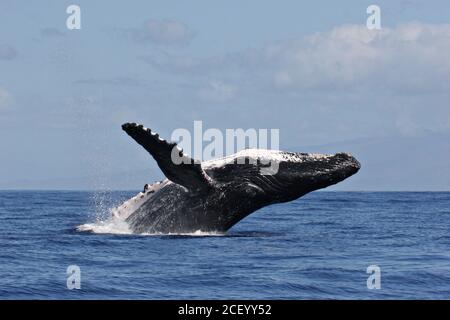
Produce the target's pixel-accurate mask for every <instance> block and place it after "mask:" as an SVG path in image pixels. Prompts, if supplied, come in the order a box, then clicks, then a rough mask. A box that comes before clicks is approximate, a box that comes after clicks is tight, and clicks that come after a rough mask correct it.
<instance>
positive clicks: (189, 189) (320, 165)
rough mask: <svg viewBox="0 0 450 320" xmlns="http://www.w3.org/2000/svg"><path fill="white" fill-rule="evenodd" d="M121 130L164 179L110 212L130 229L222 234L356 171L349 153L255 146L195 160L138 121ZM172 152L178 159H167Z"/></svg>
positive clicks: (134, 230)
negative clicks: (268, 170)
mask: <svg viewBox="0 0 450 320" xmlns="http://www.w3.org/2000/svg"><path fill="white" fill-rule="evenodd" d="M122 129H123V130H124V131H125V132H126V133H127V134H128V135H129V136H131V137H132V138H133V139H134V140H135V141H136V142H137V143H139V144H140V145H141V146H143V147H144V149H145V150H147V151H148V152H149V153H150V154H151V155H152V156H153V158H154V159H155V160H156V162H157V164H158V166H159V168H160V169H161V171H162V172H163V173H164V175H165V176H166V178H167V179H165V180H164V181H161V182H157V183H154V184H152V185H146V186H145V188H144V191H143V192H140V193H139V194H138V195H136V196H135V197H133V198H131V199H130V200H128V201H126V202H124V203H123V204H122V205H120V206H119V207H116V208H114V209H113V210H112V214H113V217H114V218H117V219H121V220H124V221H126V222H127V224H128V226H129V228H130V229H131V230H132V231H133V232H134V233H163V234H165V233H193V232H196V231H203V232H220V233H222V232H226V231H227V230H228V229H230V228H231V227H232V226H233V225H235V224H236V223H237V222H239V221H240V220H241V219H243V218H244V217H246V216H248V215H249V214H251V213H252V212H254V211H256V210H258V209H260V208H262V207H265V206H268V205H271V204H275V203H281V202H288V201H292V200H295V199H297V198H299V197H301V196H303V195H305V194H307V193H308V192H311V191H314V190H317V189H321V188H325V187H328V186H330V185H333V184H336V183H338V182H340V181H342V180H344V179H346V178H348V177H350V176H351V175H353V174H355V173H356V172H358V170H359V169H360V163H359V162H358V161H357V160H356V159H355V158H354V157H352V156H351V155H350V154H348V153H337V154H334V155H324V154H308V153H294V152H283V151H274V150H260V149H246V150H242V151H240V152H238V153H236V154H234V155H232V156H227V157H224V158H221V159H215V160H209V161H204V162H201V163H200V162H198V161H194V160H192V159H191V158H189V157H188V156H187V155H185V154H183V151H182V150H181V149H178V147H177V145H176V144H175V143H173V142H168V141H166V140H163V139H161V138H160V137H159V135H158V134H156V133H154V132H152V131H151V130H150V129H147V128H145V127H144V126H142V125H138V124H136V123H125V124H124V125H122ZM174 148H176V149H174ZM173 150H177V152H178V153H179V156H180V157H182V159H183V162H182V163H180V164H175V163H174V161H172V159H173V158H172V157H171V154H172V151H173ZM262 159H264V161H262ZM186 160H188V161H186ZM268 161H271V162H276V163H277V166H278V170H277V172H276V173H275V174H273V175H268V174H262V170H261V169H263V168H264V166H266V164H267V162H268Z"/></svg>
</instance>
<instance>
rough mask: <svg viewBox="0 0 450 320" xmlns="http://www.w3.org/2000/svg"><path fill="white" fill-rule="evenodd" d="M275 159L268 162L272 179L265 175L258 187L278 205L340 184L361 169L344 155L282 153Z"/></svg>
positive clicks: (351, 158) (352, 159)
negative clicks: (268, 193)
mask: <svg viewBox="0 0 450 320" xmlns="http://www.w3.org/2000/svg"><path fill="white" fill-rule="evenodd" d="M279 158H280V159H278V161H276V159H275V160H274V161H275V162H273V163H271V167H273V168H274V169H275V170H274V171H275V173H274V174H273V175H272V176H270V175H265V177H266V178H265V179H264V180H265V181H264V182H263V183H261V185H260V186H261V187H262V189H263V190H265V191H270V192H272V193H273V194H274V196H275V197H276V200H279V201H282V202H284V201H291V200H293V199H296V198H298V197H300V196H302V195H304V194H306V193H308V192H311V191H314V190H317V189H322V188H326V187H328V186H330V185H333V184H336V183H338V182H341V181H342V180H344V179H346V178H348V177H350V176H352V175H354V174H355V173H357V172H358V170H359V169H360V168H361V165H360V163H359V162H358V160H356V159H355V158H354V157H353V156H352V155H350V154H348V153H337V154H334V155H325V154H308V153H290V152H283V153H281V157H279ZM274 164H275V165H274ZM271 188H272V189H273V190H270V189H271Z"/></svg>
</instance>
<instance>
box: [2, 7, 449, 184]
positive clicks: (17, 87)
mask: <svg viewBox="0 0 450 320" xmlns="http://www.w3.org/2000/svg"><path fill="white" fill-rule="evenodd" d="M131 3H132V4H131ZM72 4H75V5H78V6H79V7H80V8H81V29H80V30H69V29H68V28H67V27H66V20H67V18H68V16H69V14H67V13H66V8H67V7H68V6H69V5H72ZM372 4H375V5H378V6H379V7H380V9H381V29H380V30H369V29H368V28H367V26H366V20H367V18H368V16H369V15H368V14H367V12H366V9H367V7H368V6H369V5H372ZM449 52H450V2H448V1H376V2H374V1H361V0H360V1H345V2H342V1H339V2H338V1H308V2H306V1H305V2H303V1H288V0H285V1H261V0H258V1H253V0H252V1H245V2H244V1H231V0H227V1H207V0H197V1H132V2H125V1H121V2H119V1H114V2H113V1H49V0H43V1H17V0H14V1H10V0H0V189H64V190H66V189H67V190H74V189H75V190H87V189H89V190H91V189H107V190H129V189H141V188H142V186H143V185H144V184H145V183H149V182H152V181H154V180H159V179H161V178H162V177H163V176H162V173H161V172H160V170H159V169H158V168H157V166H156V164H155V162H154V161H153V159H151V157H150V156H149V155H148V154H147V153H146V152H145V151H144V150H141V147H140V146H138V145H137V144H136V143H135V142H134V141H132V140H131V139H130V138H129V137H128V136H127V135H126V134H125V133H124V132H123V131H122V130H121V128H120V126H121V124H122V123H124V122H139V123H143V124H145V125H146V126H147V127H150V128H152V129H153V130H155V131H157V132H159V133H160V135H161V136H162V137H164V138H170V136H171V133H172V132H173V130H175V129H177V128H187V129H189V130H192V129H193V123H194V121H195V120H201V121H203V127H204V128H205V129H206V128H218V129H220V130H225V129H227V128H244V129H248V128H268V129H270V128H276V129H279V130H280V147H281V149H282V150H286V151H297V152H325V153H332V152H339V151H345V152H350V153H352V154H354V155H355V156H356V157H357V158H358V159H359V160H360V162H361V164H362V169H361V171H360V172H359V173H358V174H357V175H355V176H354V177H351V178H350V179H348V180H346V181H344V182H342V183H341V184H339V185H337V186H336V187H333V188H331V190H362V191H371V190H386V191H396V190H407V191H423V190H430V191H436V190H450V184H449V181H450V165H449V161H448V159H450V108H449V101H450V99H449V98H450V90H449V89H450V55H449Z"/></svg>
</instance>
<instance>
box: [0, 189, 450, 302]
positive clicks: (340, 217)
mask: <svg viewBox="0 0 450 320" xmlns="http://www.w3.org/2000/svg"><path fill="white" fill-rule="evenodd" d="M134 194H135V192H102V193H92V192H61V191H58V192H51V191H2V192H0V298H2V299H449V298H450V193H443V192H442V193H441V192H430V193H422V192H411V193H409V192H389V193H385V192H314V193H311V194H309V195H306V196H305V197H303V198H300V199H298V200H296V201H293V202H290V203H286V204H280V205H274V206H270V207H266V208H264V209H262V210H259V211H257V212H255V213H253V214H252V215H250V216H249V217H247V218H246V219H244V220H242V221H241V222H240V223H238V224H237V225H236V226H234V227H233V228H232V229H231V230H230V231H229V232H228V233H227V234H225V235H214V234H212V235H208V234H202V233H199V234H194V235H145V236H142V235H131V234H123V233H120V232H117V230H115V229H114V228H109V227H108V224H107V223H105V222H104V221H106V220H107V215H108V209H109V208H111V207H112V206H113V205H116V204H118V203H119V202H120V201H122V200H125V199H127V198H128V197H131V196H133V195H134ZM86 224H91V225H94V226H97V227H98V228H94V231H95V230H97V231H96V232H93V231H91V232H87V231H79V226H80V225H86ZM108 228H109V229H108ZM70 265H76V266H78V267H79V268H80V284H81V288H80V289H79V290H78V289H73V290H69V289H68V288H67V278H68V275H67V268H68V266H70ZM371 265H375V266H378V267H379V268H380V269H379V270H380V273H379V275H380V287H381V288H380V289H368V287H367V279H368V277H369V276H371V274H369V273H367V267H368V266H371Z"/></svg>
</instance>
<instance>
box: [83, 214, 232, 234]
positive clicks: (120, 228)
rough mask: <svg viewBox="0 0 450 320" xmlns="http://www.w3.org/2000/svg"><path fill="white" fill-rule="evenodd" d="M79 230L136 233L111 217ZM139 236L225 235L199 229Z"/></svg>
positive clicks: (85, 225)
mask: <svg viewBox="0 0 450 320" xmlns="http://www.w3.org/2000/svg"><path fill="white" fill-rule="evenodd" d="M76 229H77V231H81V232H92V233H97V234H118V235H127V234H134V233H133V231H132V230H130V228H129V226H128V224H127V223H126V222H125V221H120V220H117V219H114V218H111V219H109V220H107V221H97V222H94V223H85V224H82V225H79V226H77V228H76ZM137 235H139V236H190V237H220V236H223V235H225V233H223V232H218V231H217V232H216V231H202V230H197V231H195V232H180V233H172V232H171V233H161V232H156V233H141V234H137Z"/></svg>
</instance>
